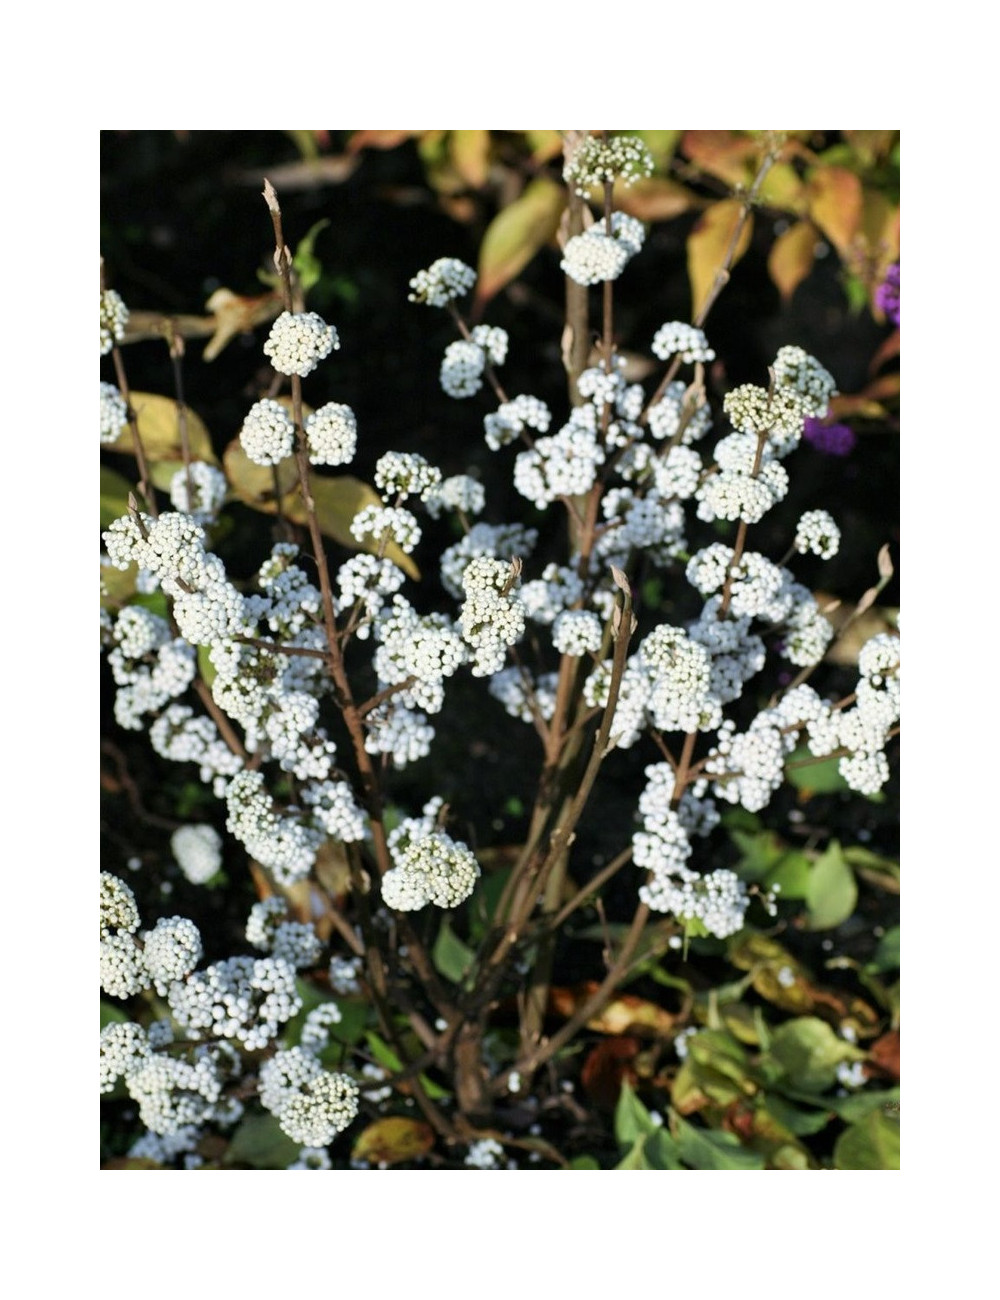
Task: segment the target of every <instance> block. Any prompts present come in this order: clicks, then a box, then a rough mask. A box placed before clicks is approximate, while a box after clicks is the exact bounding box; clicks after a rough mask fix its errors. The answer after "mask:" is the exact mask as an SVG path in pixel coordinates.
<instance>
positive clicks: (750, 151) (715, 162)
mask: <svg viewBox="0 0 1000 1300" xmlns="http://www.w3.org/2000/svg"><path fill="white" fill-rule="evenodd" d="M681 153H683V154H684V156H685V157H686V158H689V159H690V160H691V162H693V163H695V164H697V166H698V167H700V168H701V170H702V171H704V172H708V174H709V175H710V176H716V177H718V179H719V180H720V181H725V182H726V184H727V185H749V184H750V182H751V181H752V180H753V174H754V165H755V163H756V161H757V157H758V155H759V154H760V145H759V143H758V142H757V141H756V140H751V139H750V138H749V136H745V135H741V134H740V133H739V132H738V131H685V132H684V135H683V137H682V138H681Z"/></svg>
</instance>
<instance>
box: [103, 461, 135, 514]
mask: <svg viewBox="0 0 1000 1300" xmlns="http://www.w3.org/2000/svg"><path fill="white" fill-rule="evenodd" d="M134 491H135V488H134V487H133V485H132V484H131V483H130V482H129V481H128V479H127V478H125V477H124V476H123V475H122V474H119V473H117V471H115V470H113V469H109V468H108V466H107V465H102V466H101V527H102V528H108V527H110V525H111V524H112V523H114V521H115V520H116V519H120V518H121V517H122V515H127V514H128V498H129V493H130V492H134Z"/></svg>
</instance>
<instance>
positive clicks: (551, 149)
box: [524, 131, 563, 163]
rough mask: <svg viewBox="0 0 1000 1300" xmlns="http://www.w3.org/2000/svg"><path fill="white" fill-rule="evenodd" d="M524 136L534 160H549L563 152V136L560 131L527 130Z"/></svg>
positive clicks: (540, 161)
mask: <svg viewBox="0 0 1000 1300" xmlns="http://www.w3.org/2000/svg"><path fill="white" fill-rule="evenodd" d="M524 138H525V140H526V142H527V144H528V147H529V149H530V150H531V161H532V162H536V163H542V162H548V161H549V159H550V158H558V157H559V155H560V154H561V153H562V147H563V142H562V136H561V135H560V134H559V132H558V131H525V133H524Z"/></svg>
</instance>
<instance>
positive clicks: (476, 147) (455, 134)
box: [448, 131, 490, 190]
mask: <svg viewBox="0 0 1000 1300" xmlns="http://www.w3.org/2000/svg"><path fill="white" fill-rule="evenodd" d="M448 143H449V146H450V152H451V162H452V166H453V167H454V168H455V170H456V171H457V172H458V174H459V176H461V178H462V180H463V181H465V183H466V185H468V186H469V188H470V189H473V190H478V189H482V187H483V186H484V185H485V184H486V180H487V177H488V176H489V174H490V133H489V131H452V133H451V135H450V136H449V140H448Z"/></svg>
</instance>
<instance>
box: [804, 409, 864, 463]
mask: <svg viewBox="0 0 1000 1300" xmlns="http://www.w3.org/2000/svg"><path fill="white" fill-rule="evenodd" d="M802 436H803V437H804V438H805V440H806V442H811V443H812V445H813V446H814V447H815V448H816V450H817V451H821V452H823V453H824V454H825V455H827V456H849V455H850V454H851V452H852V451H853V450H854V445H855V443H856V442H857V437H856V436H855V433H854V430H853V429H851V428H849V427H848V426H847V425H846V424H824V423H823V421H822V420H817V419H814V418H813V417H812V416H808V417H807V419H806V423H805V428H804V429H803V430H802Z"/></svg>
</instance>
